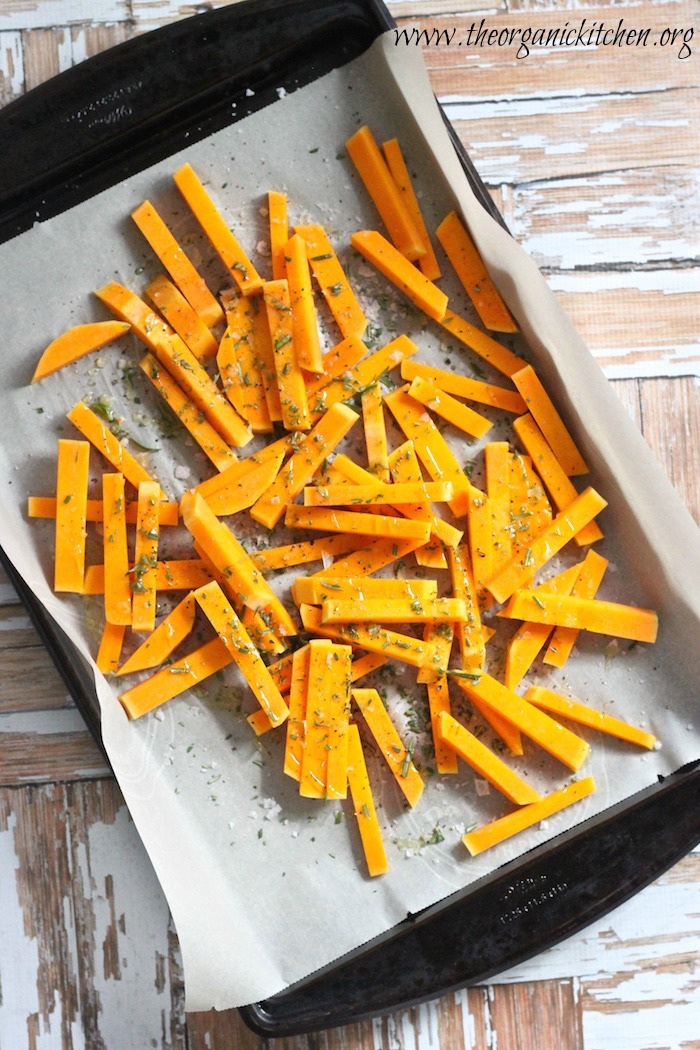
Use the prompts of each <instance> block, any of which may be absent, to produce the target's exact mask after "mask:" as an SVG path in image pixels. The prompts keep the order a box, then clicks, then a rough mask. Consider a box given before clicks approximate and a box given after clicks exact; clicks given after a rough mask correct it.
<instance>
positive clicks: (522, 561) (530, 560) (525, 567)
mask: <svg viewBox="0 0 700 1050" xmlns="http://www.w3.org/2000/svg"><path fill="white" fill-rule="evenodd" d="M606 506H607V502H606V501H605V500H604V499H603V497H602V496H600V495H599V494H598V493H597V492H596V490H595V489H593V488H587V489H585V491H584V492H582V493H581V495H580V496H577V497H576V499H575V500H574V502H573V503H572V504H571V505H570V506H569V507H568V508H567V509H566V510H565V511H562V512H560V513H559V514H558V515H557V516H556V518H553V519H552V521H551V522H550V523H549V525H548V526H547V527H546V528H545V529H543V530H542V532H540V534H539V535H538V536H536V537H535V539H534V540H532V541H531V542H530V543H529V544H528V545H527V546H526V547H525V548H524V550H522V551H519V552H518V553H517V554H516V555H515V556H514V557H513V558H511V560H510V561H509V562H507V563H506V564H505V565H504V566H503V568H502V569H500V570H499V571H498V572H497V573H496V574H495V575H494V576H493V577H492V578H491V579H490V580H488V581H487V583H486V586H487V588H488V590H489V591H490V592H491V594H492V595H493V596H494V598H495V599H496V601H497V602H505V601H507V600H508V598H510V596H511V594H513V592H514V591H516V590H517V589H518V588H519V587H522V586H523V584H525V583H527V581H528V580H530V579H531V578H532V576H533V575H534V573H536V572H538V571H539V570H540V569H541V568H542V566H543V565H546V563H547V562H548V561H549V560H550V558H553V557H554V555H555V554H557V553H558V552H559V551H560V550H561V549H562V547H563V546H564V545H565V544H566V543H568V542H569V540H571V539H573V537H574V536H575V535H576V534H577V533H578V532H580V530H581V529H582V528H583V527H584V525H587V524H588V522H589V521H592V520H593V518H594V517H595V516H596V514H599V513H600V511H601V510H603V508H604V507H606ZM523 619H531V617H529V616H525V617H523Z"/></svg>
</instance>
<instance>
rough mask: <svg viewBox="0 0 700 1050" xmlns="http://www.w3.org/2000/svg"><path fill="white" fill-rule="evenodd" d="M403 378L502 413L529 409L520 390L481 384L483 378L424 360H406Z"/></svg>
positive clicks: (402, 372)
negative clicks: (426, 383)
mask: <svg viewBox="0 0 700 1050" xmlns="http://www.w3.org/2000/svg"><path fill="white" fill-rule="evenodd" d="M523 363H524V362H523ZM523 363H521V364H520V367H522V364H523ZM516 371H517V369H516ZM401 377H402V379H408V380H413V379H425V380H426V381H427V382H429V383H432V384H433V385H434V386H436V387H437V388H438V389H439V390H442V391H444V392H445V393H446V394H453V395H455V396H456V397H463V398H465V399H466V400H467V401H476V402H477V404H480V405H490V406H491V408H499V409H501V410H502V411H503V412H517V413H518V414H520V413H522V412H525V411H526V407H525V402H524V401H523V399H522V397H521V396H520V394H519V393H518V391H517V390H507V389H506V388H505V387H501V386H494V384H493V383H482V382H481V380H480V379H470V378H469V376H465V375H461V374H460V375H458V374H457V373H456V372H448V371H446V370H445V369H443V368H434V367H433V366H432V365H425V364H423V363H422V362H421V361H414V360H410V361H403V362H402V364H401ZM412 396H414V395H412Z"/></svg>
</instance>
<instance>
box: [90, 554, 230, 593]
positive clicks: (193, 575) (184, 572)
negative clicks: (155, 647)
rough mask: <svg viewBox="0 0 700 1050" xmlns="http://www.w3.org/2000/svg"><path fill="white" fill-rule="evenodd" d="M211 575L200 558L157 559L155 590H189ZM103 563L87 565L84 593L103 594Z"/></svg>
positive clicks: (199, 585) (209, 578) (207, 579)
mask: <svg viewBox="0 0 700 1050" xmlns="http://www.w3.org/2000/svg"><path fill="white" fill-rule="evenodd" d="M211 578H212V575H211V572H210V571H209V569H208V568H207V566H206V565H205V564H204V562H203V561H202V560H201V559H200V558H181V559H179V560H174V561H159V562H158V565H157V566H156V590H157V591H190V590H194V588H195V587H201V586H202V584H204V583H208V582H209V580H211ZM104 592H105V581H104V565H88V567H87V569H86V570H85V588H84V591H83V593H84V594H104Z"/></svg>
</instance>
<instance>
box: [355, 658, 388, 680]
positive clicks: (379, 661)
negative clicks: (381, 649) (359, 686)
mask: <svg viewBox="0 0 700 1050" xmlns="http://www.w3.org/2000/svg"><path fill="white" fill-rule="evenodd" d="M386 662H387V657H386V656H383V655H382V654H381V653H364V654H363V655H362V656H356V655H355V654H354V653H353V658H352V664H351V665H350V681H351V682H359V681H360V679H361V678H364V677H365V675H368V674H371V673H372V671H376V670H378V668H380V667H383V666H384V664H385V663H386Z"/></svg>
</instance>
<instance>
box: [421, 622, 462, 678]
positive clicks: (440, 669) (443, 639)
mask: <svg viewBox="0 0 700 1050" xmlns="http://www.w3.org/2000/svg"><path fill="white" fill-rule="evenodd" d="M453 638H454V624H453V623H450V622H449V621H443V622H441V623H438V622H435V621H433V622H431V623H426V625H425V627H424V629H423V641H424V642H425V643H426V645H428V646H429V647H430V657H429V658H428V660H426V662H425V663H424V664H423V666H422V667H419V668H418V673H417V675H416V681H417V682H418V683H419V684H426V685H427V684H430V683H432V682H438V681H440V679H441V678H443V677H445V674H446V672H447V668H448V666H449V663H450V656H451V655H452V641H453Z"/></svg>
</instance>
